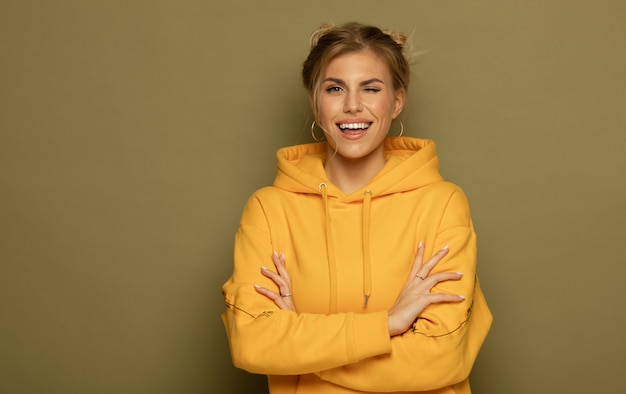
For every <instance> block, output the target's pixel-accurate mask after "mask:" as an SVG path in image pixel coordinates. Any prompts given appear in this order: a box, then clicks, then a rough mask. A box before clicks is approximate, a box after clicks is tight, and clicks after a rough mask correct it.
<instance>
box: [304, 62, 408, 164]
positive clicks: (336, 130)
mask: <svg viewBox="0 0 626 394" xmlns="http://www.w3.org/2000/svg"><path fill="white" fill-rule="evenodd" d="M404 98H405V91H404V89H402V90H398V91H395V90H394V88H393V81H392V77H391V73H390V71H389V68H388V67H387V65H386V64H385V62H384V61H383V60H382V59H381V58H380V57H378V56H377V55H375V54H374V53H373V52H371V51H367V50H364V51H359V52H353V53H349V54H346V55H342V56H340V57H337V58H335V59H333V60H332V61H331V62H330V63H329V64H328V66H327V67H326V70H325V71H324V72H323V74H322V75H321V86H320V92H319V98H318V100H319V102H318V108H317V114H316V115H317V116H316V118H317V122H318V123H319V125H320V127H321V128H322V129H323V130H324V133H325V134H326V139H327V140H328V142H329V150H330V149H332V151H333V152H335V151H336V152H337V155H339V156H341V157H343V158H346V159H364V158H368V157H371V156H376V157H377V158H383V159H384V153H383V141H384V139H385V137H386V136H387V134H388V132H389V128H390V126H391V122H392V120H393V119H395V118H396V117H397V116H398V115H399V114H400V112H402V108H403V106H404Z"/></svg>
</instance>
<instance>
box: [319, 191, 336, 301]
mask: <svg viewBox="0 0 626 394" xmlns="http://www.w3.org/2000/svg"><path fill="white" fill-rule="evenodd" d="M318 188H319V189H320V191H321V192H322V200H324V214H325V215H326V253H327V257H328V273H329V278H328V280H329V285H330V298H329V300H330V305H329V310H330V312H331V313H333V312H335V311H337V262H336V261H335V248H334V246H333V240H332V237H331V236H330V215H329V207H328V185H327V184H326V183H324V182H322V183H320V184H319V185H318Z"/></svg>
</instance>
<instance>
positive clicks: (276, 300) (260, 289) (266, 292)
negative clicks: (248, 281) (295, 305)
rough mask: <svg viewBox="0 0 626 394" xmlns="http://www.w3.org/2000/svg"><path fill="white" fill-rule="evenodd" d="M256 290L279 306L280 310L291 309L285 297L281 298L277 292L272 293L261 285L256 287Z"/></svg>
mask: <svg viewBox="0 0 626 394" xmlns="http://www.w3.org/2000/svg"><path fill="white" fill-rule="evenodd" d="M254 289H255V290H256V291H257V293H259V294H262V295H264V296H265V297H267V298H269V299H270V300H272V301H274V304H276V306H278V307H279V308H280V309H289V307H288V306H287V304H286V303H285V300H284V299H283V297H281V296H280V294H278V293H276V292H275V291H271V290H269V289H266V288H265V287H261V286H259V285H254Z"/></svg>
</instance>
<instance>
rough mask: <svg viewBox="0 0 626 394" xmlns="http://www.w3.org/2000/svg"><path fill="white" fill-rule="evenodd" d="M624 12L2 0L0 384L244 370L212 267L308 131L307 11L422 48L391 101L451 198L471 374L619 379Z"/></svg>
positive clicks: (59, 384)
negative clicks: (237, 364)
mask: <svg viewBox="0 0 626 394" xmlns="http://www.w3.org/2000/svg"><path fill="white" fill-rule="evenodd" d="M625 17H626V3H625V2H623V1H619V0H614V1H610V0H596V1H565V0H561V1H549V0H526V1H522V0H519V1H512V0H508V1H495V0H494V1H450V0H436V1H435V0H433V1H418V0H410V1H364V0H359V1H337V0H326V1H293V0H290V1H287V0H285V1H268V0H265V1H252V0H250V1H223V2H216V1H200V0H197V1H185V0H170V1H158V0H157V1H148V0H144V1H133V0H129V1H121V0H117V1H104V0H103V1H77V0H76V1H69V0H66V1H63V0H59V1H43V0H41V1H34V0H33V1H17V0H15V1H7V0H0V187H1V190H0V196H1V197H0V198H1V204H0V308H1V309H0V392H2V393H124V394H125V393H150V394H159V393H214V392H220V393H244V392H246V393H248V392H254V393H263V392H265V390H266V389H265V380H264V377H262V376H255V375H250V374H248V373H246V372H243V371H240V370H237V369H235V368H234V367H233V366H232V363H231V360H230V356H229V353H228V345H227V339H226V335H225V331H224V329H223V326H222V322H221V320H220V313H221V311H222V310H223V303H222V296H221V291H220V286H221V284H222V283H223V282H224V281H225V280H226V279H227V277H228V275H229V273H230V271H231V264H232V259H231V254H232V247H233V235H234V232H235V230H236V228H237V222H238V220H239V215H240V213H241V210H242V207H243V204H244V203H245V201H246V199H247V198H248V196H249V195H250V193H252V192H253V191H254V190H255V189H256V188H258V187H260V186H263V185H266V184H268V183H270V182H271V181H272V179H273V176H274V171H275V150H276V149H277V148H279V147H281V146H284V145H291V144H296V143H302V142H309V141H310V137H309V128H308V125H309V123H310V121H311V120H312V119H311V116H310V113H309V109H308V107H307V98H306V94H305V91H304V89H303V88H302V87H301V85H300V76H299V71H300V65H301V63H302V61H303V60H304V57H305V56H306V53H307V44H308V38H309V34H310V33H311V31H313V30H314V28H316V27H317V26H318V25H319V24H320V23H322V22H335V23H342V22H347V21H352V20H356V21H362V22H367V23H373V24H377V25H380V26H382V27H388V28H393V29H396V30H402V31H404V32H407V33H412V37H413V43H414V45H415V47H414V49H415V51H419V50H426V51H427V53H426V54H425V55H424V56H423V57H422V58H421V60H420V62H419V63H418V64H416V65H415V66H414V68H413V71H414V77H413V80H412V87H411V90H410V93H409V95H410V101H409V103H408V106H407V108H406V111H405V114H404V117H403V120H404V123H405V130H406V131H405V134H408V135H411V136H420V137H426V138H432V139H434V140H436V142H437V146H438V150H439V154H440V158H441V162H442V173H443V174H444V176H445V177H446V178H447V179H449V180H451V181H453V182H455V183H457V184H459V185H461V186H462V187H463V188H464V190H465V191H466V193H467V195H468V198H469V200H470V203H471V207H472V213H473V217H474V220H475V225H476V229H477V232H478V236H479V238H478V243H479V264H480V266H479V272H480V275H481V279H482V284H483V288H484V291H485V293H486V296H487V298H488V301H489V304H490V306H491V308H492V310H493V313H494V317H495V321H494V325H493V328H492V331H491V333H490V336H489V337H488V339H487V341H486V343H485V345H484V347H483V350H482V352H481V354H480V356H479V359H478V361H477V363H476V366H475V369H474V372H473V374H472V377H471V380H472V385H473V387H474V392H475V393H485V394H502V393H514V394H517V393H519V394H522V393H523V394H528V393H533V394H534V393H617V392H623V391H624V389H625V388H626V374H625V373H624V367H625V366H626V340H624V337H623V336H624V332H626V307H625V306H624V303H625V302H624V301H625V300H626V286H624V277H625V275H626V264H625V263H626V258H625V257H624V252H623V250H624V241H625V235H626V230H625V225H626V184H625V183H626V182H625V178H626V176H625V170H626V155H625V154H624V150H625V149H626V44H625V43H624V39H625V38H626V23H624V18H625ZM261 263H262V262H259V264H261ZM294 351H297V349H294ZM217 387H222V388H221V389H219V390H218V389H217Z"/></svg>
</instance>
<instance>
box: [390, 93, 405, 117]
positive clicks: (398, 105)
mask: <svg viewBox="0 0 626 394" xmlns="http://www.w3.org/2000/svg"><path fill="white" fill-rule="evenodd" d="M405 101H406V90H405V89H404V88H400V89H398V90H396V92H395V97H394V109H393V119H395V118H397V117H398V115H400V114H401V113H402V110H403V109H404V102H405Z"/></svg>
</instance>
